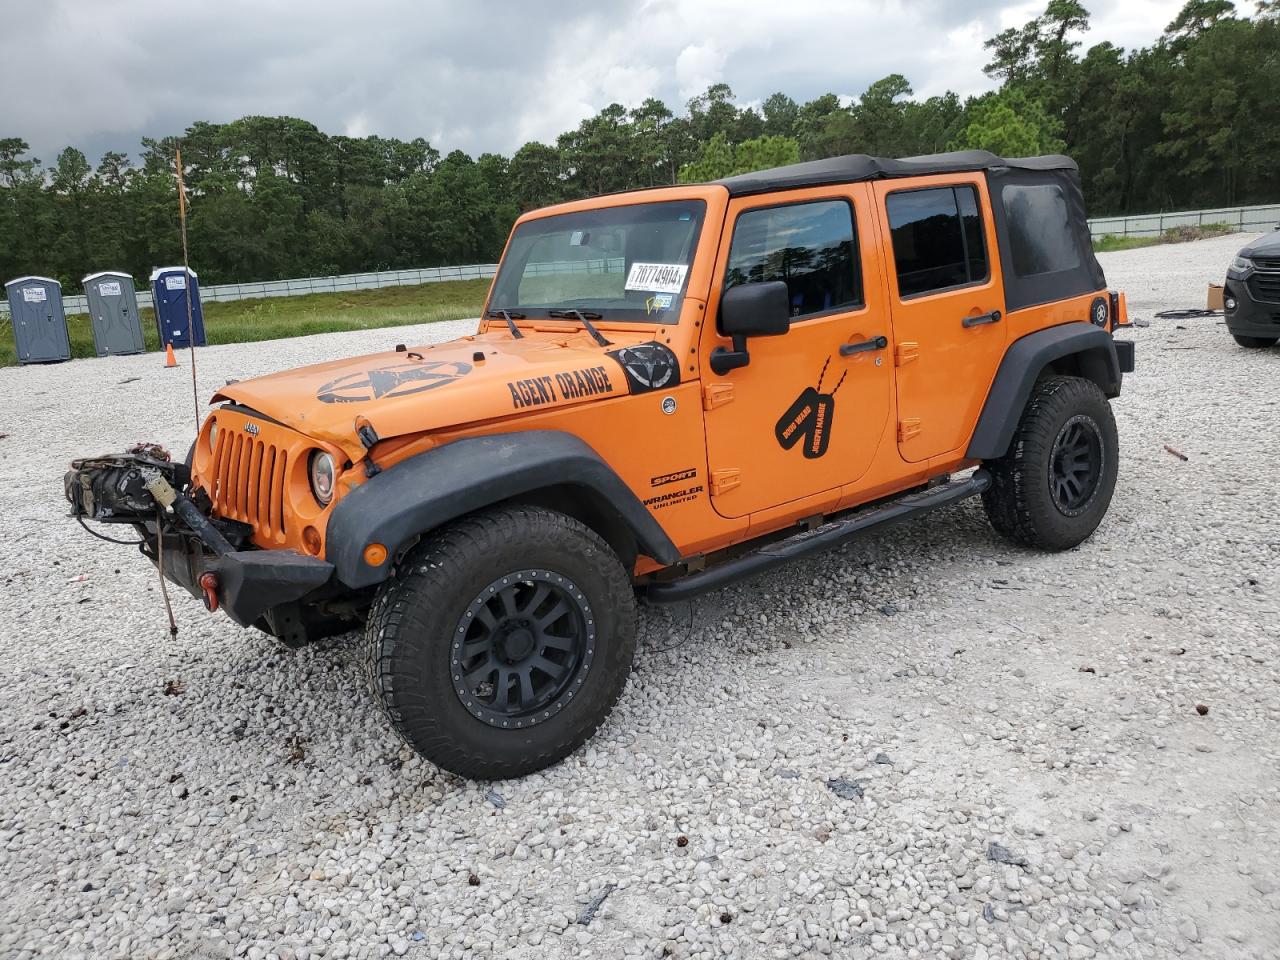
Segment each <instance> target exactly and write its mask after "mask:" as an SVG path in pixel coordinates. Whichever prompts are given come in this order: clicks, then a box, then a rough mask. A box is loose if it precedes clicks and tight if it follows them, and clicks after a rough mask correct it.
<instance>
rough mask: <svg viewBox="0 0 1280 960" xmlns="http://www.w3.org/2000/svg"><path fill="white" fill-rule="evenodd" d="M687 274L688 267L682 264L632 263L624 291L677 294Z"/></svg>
mask: <svg viewBox="0 0 1280 960" xmlns="http://www.w3.org/2000/svg"><path fill="white" fill-rule="evenodd" d="M688 272H689V268H688V266H686V265H685V264H683V263H633V264H632V265H631V272H630V273H628V274H627V282H626V284H625V285H624V289H626V290H647V291H648V292H649V293H679V292H680V288H681V287H683V286H684V278H685V274H687V273H688Z"/></svg>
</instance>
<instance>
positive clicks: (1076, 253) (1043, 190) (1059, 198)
mask: <svg viewBox="0 0 1280 960" xmlns="http://www.w3.org/2000/svg"><path fill="white" fill-rule="evenodd" d="M1001 196H1002V198H1003V200H1004V212H1005V216H1006V217H1007V218H1008V220H1009V249H1010V252H1011V253H1012V254H1013V272H1014V273H1015V274H1017V275H1018V276H1019V277H1034V276H1037V275H1039V274H1042V273H1058V272H1059V271H1062V270H1074V269H1075V268H1076V267H1078V266H1080V248H1079V247H1078V245H1077V243H1076V236H1075V232H1074V231H1073V229H1072V226H1071V217H1070V216H1069V214H1068V213H1067V198H1066V196H1065V195H1064V194H1063V192H1062V188H1061V187H1059V186H1058V185H1057V184H1054V183H1046V184H1039V185H1036V186H1030V187H1026V186H1016V185H1013V184H1010V185H1008V186H1006V187H1005V188H1004V189H1003V190H1002V191H1001Z"/></svg>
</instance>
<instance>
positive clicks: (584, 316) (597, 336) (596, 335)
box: [547, 310, 613, 347]
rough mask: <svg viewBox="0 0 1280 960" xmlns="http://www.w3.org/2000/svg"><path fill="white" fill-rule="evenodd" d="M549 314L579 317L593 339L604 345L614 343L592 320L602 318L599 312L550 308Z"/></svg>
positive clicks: (566, 317) (564, 317) (563, 317)
mask: <svg viewBox="0 0 1280 960" xmlns="http://www.w3.org/2000/svg"><path fill="white" fill-rule="evenodd" d="M547 316H548V317H555V318H556V319H571V318H573V317H577V318H578V319H579V320H581V321H582V325H583V326H584V327H586V328H587V333H589V334H591V339H592V340H594V341H595V342H596V343H598V344H600V346H602V347H609V346H612V345H613V341H612V340H606V339H605V338H604V335H603V334H601V333H600V331H599V330H597V329H596V325H595V324H594V323H592V322H591V321H592V320H599V319H600V314H598V313H583V312H582V311H581V310H548V311H547Z"/></svg>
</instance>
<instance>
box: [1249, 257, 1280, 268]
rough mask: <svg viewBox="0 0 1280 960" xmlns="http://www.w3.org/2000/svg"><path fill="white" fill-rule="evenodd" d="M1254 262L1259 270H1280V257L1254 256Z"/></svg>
mask: <svg viewBox="0 0 1280 960" xmlns="http://www.w3.org/2000/svg"><path fill="white" fill-rule="evenodd" d="M1253 264H1254V266H1256V267H1257V268H1258V269H1259V270H1280V257H1254V258H1253Z"/></svg>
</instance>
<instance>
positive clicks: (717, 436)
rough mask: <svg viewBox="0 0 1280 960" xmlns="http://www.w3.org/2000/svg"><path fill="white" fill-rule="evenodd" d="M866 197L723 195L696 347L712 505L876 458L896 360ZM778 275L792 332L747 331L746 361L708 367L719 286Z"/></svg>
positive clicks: (853, 471)
mask: <svg viewBox="0 0 1280 960" xmlns="http://www.w3.org/2000/svg"><path fill="white" fill-rule="evenodd" d="M870 197H871V195H870V191H869V190H868V189H867V188H866V186H865V185H863V184H853V185H849V186H847V187H839V188H835V189H831V188H819V189H813V190H805V191H798V192H796V193H794V194H788V197H787V202H786V203H785V204H778V203H777V202H776V200H775V201H773V202H770V201H768V200H765V199H764V198H755V197H747V198H741V199H737V200H734V201H732V202H731V203H730V207H729V212H728V216H727V218H726V226H725V232H724V236H723V237H722V238H721V242H720V253H719V262H718V264H717V270H716V273H715V277H716V278H717V279H716V282H715V284H714V287H713V290H712V293H711V296H710V299H709V302H708V310H707V315H708V318H709V322H708V327H709V329H708V330H707V331H706V333H705V336H704V337H703V339H702V350H701V351H700V352H701V354H702V356H701V361H702V378H703V391H704V402H703V407H704V410H705V415H704V418H705V419H704V422H705V429H706V436H707V458H708V465H709V468H710V470H709V481H710V489H711V498H712V503H713V505H714V506H715V509H716V511H717V512H718V513H719V514H720V515H721V516H725V517H744V516H747V515H749V514H751V513H755V512H757V511H760V510H765V509H768V508H770V507H776V506H782V505H784V504H786V503H788V502H791V501H794V500H799V499H801V498H803V497H808V496H811V495H814V494H820V493H823V492H826V491H836V490H838V489H839V487H840V486H841V485H843V484H847V483H850V482H852V481H855V480H857V479H858V478H859V477H861V476H862V475H863V474H864V473H865V472H866V470H867V468H868V467H869V466H870V464H871V460H872V457H873V456H874V455H875V450H876V442H877V440H878V439H879V437H880V436H881V433H882V432H883V430H884V425H885V418H886V417H887V416H888V412H889V405H890V399H891V394H890V390H891V389H892V388H891V377H892V364H891V362H890V360H889V357H890V350H889V342H888V338H889V336H890V334H891V331H890V329H889V316H888V309H887V305H886V303H885V302H884V294H883V292H882V289H883V284H882V282H881V274H880V266H879V262H878V260H877V258H876V256H875V252H876V246H875V224H874V220H873V218H872V217H871V215H870V202H871V199H870ZM776 280H782V281H785V282H786V284H787V289H788V298H789V302H790V307H791V329H790V331H789V332H788V333H786V334H783V335H781V336H773V337H753V338H750V339H749V340H748V341H747V350H748V352H749V354H750V358H751V359H750V362H749V364H748V365H747V366H745V367H742V368H739V369H736V370H732V371H729V372H728V373H726V374H723V375H719V374H716V373H715V372H714V371H713V370H712V369H711V367H710V357H711V353H712V350H713V348H714V347H715V346H717V345H719V346H726V347H727V346H728V341H727V340H725V339H724V338H723V337H720V336H719V335H718V333H717V331H716V329H714V328H715V324H714V318H716V317H717V315H718V310H719V304H720V295H721V293H722V292H723V291H724V290H726V289H728V288H729V287H732V286H736V285H738V284H744V283H762V282H769V281H776ZM881 338H885V339H883V340H882V339H881ZM855 346H856V347H859V349H856V350H850V349H848V348H850V347H855ZM841 347H845V348H846V350H845V352H844V353H842V352H841Z"/></svg>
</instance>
